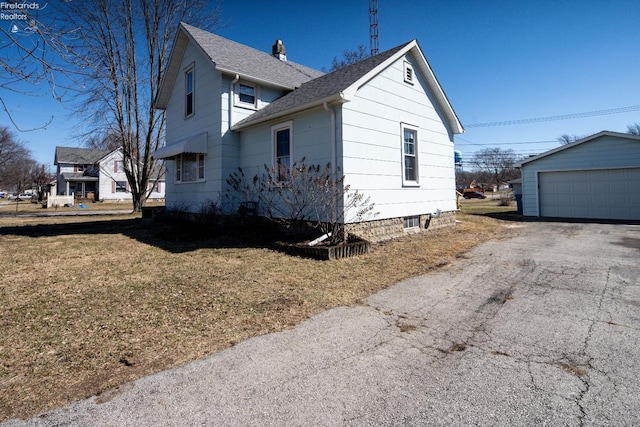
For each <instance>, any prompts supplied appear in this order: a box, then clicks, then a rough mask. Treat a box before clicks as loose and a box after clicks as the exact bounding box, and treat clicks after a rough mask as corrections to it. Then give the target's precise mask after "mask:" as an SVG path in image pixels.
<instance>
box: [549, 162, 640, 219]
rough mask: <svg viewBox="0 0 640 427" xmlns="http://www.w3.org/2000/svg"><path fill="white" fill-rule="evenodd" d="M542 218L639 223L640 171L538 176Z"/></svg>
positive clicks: (582, 172)
mask: <svg viewBox="0 0 640 427" xmlns="http://www.w3.org/2000/svg"><path fill="white" fill-rule="evenodd" d="M538 184H539V185H538V193H539V197H540V216H546V217H563V218H591V219H627V220H629V219H632V220H640V168H630V169H601V170H586V171H585V170H582V171H565V172H539V173H538Z"/></svg>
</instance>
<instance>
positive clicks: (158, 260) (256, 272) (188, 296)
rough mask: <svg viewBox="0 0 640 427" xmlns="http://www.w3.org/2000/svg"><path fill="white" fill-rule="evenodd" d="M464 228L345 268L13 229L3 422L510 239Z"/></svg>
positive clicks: (0, 231)
mask: <svg viewBox="0 0 640 427" xmlns="http://www.w3.org/2000/svg"><path fill="white" fill-rule="evenodd" d="M459 219H460V220H461V223H459V224H458V225H456V226H455V227H449V228H444V229H440V230H435V231H432V232H428V233H422V234H418V235H411V236H407V237H406V238H403V239H400V240H396V241H391V242H386V243H384V244H380V245H375V246H374V248H373V251H372V253H370V254H368V255H364V256H361V257H357V258H349V259H342V260H338V261H331V262H323V261H315V260H310V259H303V258H297V257H292V256H288V255H284V254H282V253H279V252H276V251H274V250H270V249H265V248H261V247H257V246H256V245H252V244H247V243H245V242H243V241H240V240H235V239H233V238H230V237H218V238H212V239H208V240H200V241H188V240H187V239H185V241H167V240H164V239H163V238H162V233H160V232H159V231H158V227H157V226H156V225H155V224H152V223H149V222H144V221H142V220H141V219H139V218H137V217H135V216H132V215H129V216H119V217H109V218H108V219H104V220H103V219H96V218H95V217H94V218H92V219H88V218H80V217H76V218H28V219H23V221H24V223H26V224H27V225H25V226H20V227H14V226H15V225H16V223H15V222H2V221H5V220H7V219H6V218H5V219H1V220H0V271H2V272H3V273H2V274H1V275H0V301H1V303H2V312H1V313H0V328H1V330H2V336H1V337H0V360H1V365H0V420H6V419H9V418H14V417H23V418H24V417H30V416H34V415H36V414H37V413H40V412H43V411H46V410H48V409H51V408H53V407H57V406H61V405H64V404H66V403H68V402H70V401H72V400H75V399H80V398H84V397H88V396H91V395H94V394H97V393H102V392H105V391H106V390H107V389H109V388H112V387H114V386H117V385H120V384H123V383H126V382H128V381H131V380H133V379H136V378H139V377H141V376H144V375H147V374H150V373H153V372H157V371H160V370H164V369H167V368H171V367H174V366H177V365H180V364H183V363H186V362H188V361H190V360H194V359H198V358H202V357H204V356H206V355H208V354H211V353H213V352H215V351H218V350H221V349H224V348H226V347H229V346H232V345H234V344H235V343H237V342H239V341H241V340H244V339H247V338H249V337H252V336H257V335H261V334H265V333H269V332H274V331H280V330H284V329H287V328H291V327H293V326H295V325H296V324H298V323H300V322H302V321H303V320H305V319H306V318H308V317H309V316H311V315H312V314H314V313H318V312H320V311H322V310H326V309H329V308H332V307H336V306H341V305H353V304H357V303H359V302H361V301H363V299H365V298H366V297H368V296H369V295H372V294H373V293H375V292H377V291H379V290H381V289H384V288H386V287H388V286H390V285H393V284H394V283H396V282H398V281H399V280H402V279H405V278H408V277H411V276H415V275H418V274H423V273H426V272H429V271H430V270H432V269H434V268H436V267H438V266H441V265H444V264H447V263H449V262H451V261H452V260H454V259H455V258H456V257H457V256H459V255H460V254H461V253H464V252H465V251H467V250H469V249H470V248H471V247H473V246H475V245H476V244H478V243H480V242H482V241H485V240H488V239H492V238H497V237H499V236H503V235H505V233H508V231H507V230H506V228H505V227H503V226H502V225H501V222H500V221H497V220H493V219H491V218H487V217H482V216H469V215H465V214H460V215H459ZM7 221H8V220H7Z"/></svg>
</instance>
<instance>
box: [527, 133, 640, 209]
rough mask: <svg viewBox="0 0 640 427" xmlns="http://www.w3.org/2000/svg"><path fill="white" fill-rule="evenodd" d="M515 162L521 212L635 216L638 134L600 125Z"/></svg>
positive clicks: (639, 150) (639, 159)
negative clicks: (596, 130) (519, 180)
mask: <svg viewBox="0 0 640 427" xmlns="http://www.w3.org/2000/svg"><path fill="white" fill-rule="evenodd" d="M517 166H519V167H520V168H521V169H522V203H523V214H524V215H525V216H539V217H561V218H586V219H611V220H640V197H638V189H639V188H640V136H637V135H629V134H625V133H617V132H609V131H602V132H599V133H596V134H594V135H591V136H588V137H586V138H583V139H580V140H578V141H575V142H573V143H571V144H568V145H564V146H561V147H558V148H556V149H553V150H550V151H547V152H545V153H542V154H540V155H538V156H535V157H531V158H529V159H526V160H524V161H522V162H520V164H519V165H517Z"/></svg>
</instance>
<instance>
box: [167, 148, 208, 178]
mask: <svg viewBox="0 0 640 427" xmlns="http://www.w3.org/2000/svg"><path fill="white" fill-rule="evenodd" d="M184 154H188V153H183V154H178V155H177V156H176V157H175V158H174V163H175V166H176V170H175V175H174V177H175V183H176V184H193V183H196V182H204V181H206V178H207V157H206V154H204V153H192V154H195V155H196V161H195V168H196V179H195V180H193V181H183V180H182V175H183V174H184V166H183V165H182V156H184ZM200 159H203V161H204V165H203V166H204V171H203V175H204V176H203V177H202V178H200V176H199V175H200V166H199V165H200ZM178 171H180V178H179V179H178V176H177V175H178Z"/></svg>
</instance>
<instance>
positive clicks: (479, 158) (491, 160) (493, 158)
mask: <svg viewBox="0 0 640 427" xmlns="http://www.w3.org/2000/svg"><path fill="white" fill-rule="evenodd" d="M517 161H518V157H517V156H516V154H515V152H514V151H513V150H511V149H507V150H504V149H501V148H485V149H483V150H480V151H478V152H476V153H475V154H474V156H473V160H472V162H473V164H474V165H475V166H476V167H477V168H478V170H479V171H480V172H486V173H487V174H489V175H490V176H491V178H492V180H493V182H494V183H495V184H496V185H500V183H501V182H505V181H508V180H510V179H514V178H517V177H518V176H520V172H519V171H518V169H517V168H516V167H515V166H514V165H515V164H516V162H517Z"/></svg>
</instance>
